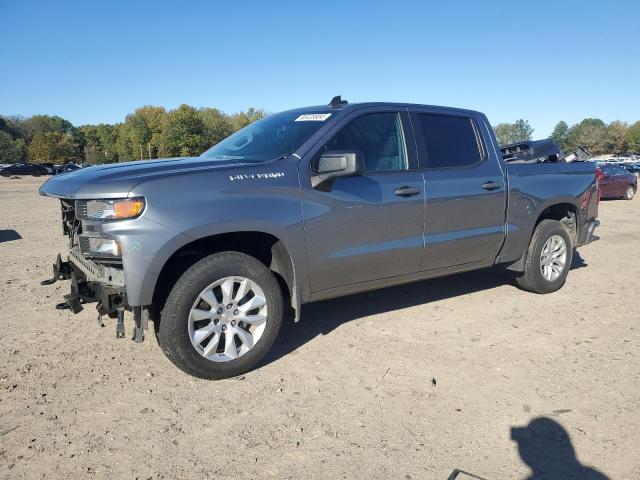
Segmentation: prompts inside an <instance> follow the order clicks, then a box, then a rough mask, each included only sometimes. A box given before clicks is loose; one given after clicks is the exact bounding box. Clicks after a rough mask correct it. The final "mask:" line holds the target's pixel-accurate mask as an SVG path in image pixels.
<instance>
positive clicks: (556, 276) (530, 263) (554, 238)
mask: <svg viewBox="0 0 640 480" xmlns="http://www.w3.org/2000/svg"><path fill="white" fill-rule="evenodd" d="M526 255H527V256H526V259H525V266H524V272H523V274H522V276H520V277H518V279H517V281H518V284H519V285H520V287H521V288H523V289H524V290H527V291H529V292H534V293H552V292H555V291H557V290H559V289H560V288H562V286H563V285H564V283H565V281H566V280H567V275H568V274H569V269H570V267H571V260H572V258H573V244H572V243H571V238H570V236H569V232H568V230H567V228H566V227H565V226H564V225H563V224H562V223H560V222H558V221H557V220H543V221H541V222H540V223H539V224H538V226H537V227H536V229H535V230H534V232H533V235H532V237H531V242H529V248H528V249H527V254H526Z"/></svg>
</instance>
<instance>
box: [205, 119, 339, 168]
mask: <svg viewBox="0 0 640 480" xmlns="http://www.w3.org/2000/svg"><path fill="white" fill-rule="evenodd" d="M330 118H331V113H330V112H299V111H298V112H283V113H277V114H275V115H270V116H268V117H266V118H263V119H262V120H259V121H257V122H255V123H252V124H251V125H248V126H246V127H244V128H243V129H241V130H238V131H237V132H236V133H234V134H233V135H231V136H229V137H227V138H225V139H224V140H223V141H221V142H220V143H218V144H217V145H214V146H213V147H211V148H210V149H209V150H207V151H206V152H204V153H203V154H202V156H203V157H206V158H213V159H220V160H236V161H238V162H240V163H258V162H265V161H269V160H276V159H279V158H283V157H286V156H288V155H291V154H292V153H293V152H295V151H296V150H297V149H298V147H300V145H302V144H303V143H304V142H306V141H307V140H308V139H309V138H310V137H311V136H312V135H313V134H314V133H315V132H316V131H318V129H319V128H320V127H321V126H322V125H324V124H325V123H326V122H327V121H328V120H329V119H330Z"/></svg>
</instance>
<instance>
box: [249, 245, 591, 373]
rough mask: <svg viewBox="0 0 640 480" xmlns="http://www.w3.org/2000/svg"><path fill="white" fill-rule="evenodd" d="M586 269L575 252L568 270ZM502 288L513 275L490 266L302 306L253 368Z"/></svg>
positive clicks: (509, 283) (291, 314)
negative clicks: (342, 334) (360, 322)
mask: <svg viewBox="0 0 640 480" xmlns="http://www.w3.org/2000/svg"><path fill="white" fill-rule="evenodd" d="M586 266H587V263H585V261H584V259H583V258H582V257H581V256H580V254H579V253H578V252H577V251H576V252H574V257H573V261H572V264H571V269H572V270H574V269H578V268H583V267H586ZM502 285H512V286H513V287H514V288H517V286H516V282H515V274H514V273H513V272H511V271H509V270H506V269H504V268H501V267H493V268H487V269H483V270H475V271H472V272H465V273H459V274H456V275H453V276H449V277H442V278H435V279H430V280H423V281H420V282H414V283H407V284H404V285H398V286H394V287H387V288H383V289H379V290H373V291H370V292H365V293H358V294H355V295H349V296H345V297H339V298H336V299H331V300H324V301H321V302H315V303H311V304H307V305H303V307H302V320H301V321H300V323H298V324H295V323H294V322H293V312H290V313H289V315H288V316H287V317H285V321H284V324H283V326H282V330H281V333H280V336H279V337H278V340H277V341H276V343H275V345H274V346H273V347H272V349H271V350H270V352H269V353H268V354H267V355H266V357H265V358H264V359H263V360H262V361H261V362H260V363H259V364H258V365H257V366H256V369H258V368H260V367H262V366H264V365H267V364H269V363H271V362H274V361H276V360H278V359H279V358H281V357H283V356H285V355H287V354H289V353H291V352H293V351H295V350H297V349H298V348H299V347H301V346H302V345H304V344H305V343H307V342H309V341H311V340H313V339H314V338H315V337H317V336H319V335H326V334H328V333H330V332H331V331H333V330H334V329H336V328H337V327H339V326H340V325H342V324H343V323H347V322H350V321H352V320H356V319H358V318H362V317H367V316H370V315H377V314H380V313H385V312H390V311H395V310H400V309H403V308H407V307H412V306H415V305H421V304H425V303H430V302H436V301H438V300H443V299H446V298H454V297H458V296H460V295H466V294H469V293H474V292H479V291H482V290H490V289H492V288H496V287H499V286H502Z"/></svg>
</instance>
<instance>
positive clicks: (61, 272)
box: [40, 254, 82, 310]
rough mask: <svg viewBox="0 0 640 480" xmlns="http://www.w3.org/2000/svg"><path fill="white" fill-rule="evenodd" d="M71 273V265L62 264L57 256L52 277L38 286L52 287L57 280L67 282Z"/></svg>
mask: <svg viewBox="0 0 640 480" xmlns="http://www.w3.org/2000/svg"><path fill="white" fill-rule="evenodd" d="M72 273H73V269H72V268H71V265H69V262H63V261H62V257H60V254H58V256H57V258H56V263H54V264H53V277H52V278H49V279H47V280H42V281H41V282H40V285H52V284H54V283H56V282H57V281H58V280H69V279H70V278H71V274H72ZM56 307H57V306H56ZM81 310H82V309H81Z"/></svg>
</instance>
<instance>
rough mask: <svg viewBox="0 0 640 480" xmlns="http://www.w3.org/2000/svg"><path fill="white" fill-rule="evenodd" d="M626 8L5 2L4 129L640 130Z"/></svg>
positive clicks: (0, 58)
mask: <svg viewBox="0 0 640 480" xmlns="http://www.w3.org/2000/svg"><path fill="white" fill-rule="evenodd" d="M639 35H640V2H638V1H637V0H635V1H608V2H605V1H602V2H595V1H590V0H583V1H549V2H542V1H540V2H524V1H493V2H491V1H486V2H481V1H442V0H441V1H433V2H431V1H416V2H404V1H400V0H394V1H390V0H387V1H384V2H376V1H372V0H370V1H364V2H348V1H346V0H345V1H336V2H332V1H317V2H313V1H309V2H307V1H304V0H297V1H290V2H279V1H276V0H272V1H255V2H253V1H246V0H236V1H232V2H226V1H217V2H216V1H202V2H200V1H181V2H179V1H173V2H165V1H161V0H157V1H155V2H152V1H129V2H126V1H55V0H50V1H41V2H35V1H29V0H20V1H18V0H0V36H1V37H0V38H2V42H1V43H0V114H4V115H18V114H19V115H24V116H28V115H32V114H36V113H46V114H56V115H60V116H62V117H64V118H67V119H69V120H70V121H71V122H72V123H74V124H75V125H81V124H84V123H99V122H109V123H113V122H117V121H122V120H123V119H124V116H125V115H126V114H127V113H129V112H131V111H133V110H134V109H135V108H136V107H139V106H142V105H145V104H152V105H161V106H164V107H166V108H174V107H176V106H178V105H179V104H181V103H188V104H190V105H193V106H197V107H202V106H212V107H217V108H220V109H221V110H223V111H226V112H229V113H231V112H235V111H239V110H243V109H246V108H247V107H249V106H254V107H258V108H264V109H265V110H267V111H270V112H276V111H280V110H285V109H288V108H292V107H297V106H303V105H313V104H319V103H326V102H328V101H329V99H330V98H331V97H332V96H333V95H336V94H342V96H343V98H346V99H348V100H349V101H351V102H357V101H402V102H415V103H427V104H435V105H448V106H456V107H464V108H472V109H477V110H481V111H483V112H485V113H486V114H487V115H488V116H489V119H490V120H491V122H492V123H493V124H496V123H499V122H505V121H514V120H516V119H518V118H525V119H528V120H529V121H530V122H531V124H532V126H533V127H534V128H535V129H536V131H535V133H534V136H540V137H543V136H547V135H548V134H549V133H550V131H551V129H552V128H553V126H554V125H555V123H556V122H557V121H558V120H561V119H563V120H565V121H567V122H568V123H573V122H576V121H579V120H581V119H582V118H584V117H589V116H593V117H600V118H602V119H603V120H605V121H607V122H609V121H612V120H617V119H619V120H626V121H630V122H633V121H637V120H640V36H639Z"/></svg>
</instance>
